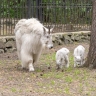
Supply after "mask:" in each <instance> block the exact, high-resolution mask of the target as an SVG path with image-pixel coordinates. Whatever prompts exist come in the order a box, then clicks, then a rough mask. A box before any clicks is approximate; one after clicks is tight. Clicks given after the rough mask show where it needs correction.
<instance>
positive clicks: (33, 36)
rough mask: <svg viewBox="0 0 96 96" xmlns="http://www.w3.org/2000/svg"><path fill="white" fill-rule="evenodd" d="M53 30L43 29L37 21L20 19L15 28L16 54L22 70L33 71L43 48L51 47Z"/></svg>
mask: <svg viewBox="0 0 96 96" xmlns="http://www.w3.org/2000/svg"><path fill="white" fill-rule="evenodd" d="M52 30H53V28H51V29H47V28H45V27H44V26H43V25H42V24H41V23H40V22H39V21H38V20H37V19H35V18H31V19H21V20H20V21H19V22H18V23H17V24H16V26H15V29H14V32H15V37H16V45H17V53H18V57H19V59H20V60H21V64H22V68H27V69H29V71H34V67H33V65H34V64H35V63H36V62H37V61H38V58H39V56H40V54H41V51H42V49H43V48H44V47H48V48H49V49H50V48H52V47H53V43H52V35H51V32H52Z"/></svg>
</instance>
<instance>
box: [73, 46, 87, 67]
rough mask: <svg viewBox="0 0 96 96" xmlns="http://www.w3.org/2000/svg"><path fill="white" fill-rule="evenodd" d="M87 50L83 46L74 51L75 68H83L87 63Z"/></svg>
mask: <svg viewBox="0 0 96 96" xmlns="http://www.w3.org/2000/svg"><path fill="white" fill-rule="evenodd" d="M84 55H85V48H84V47H83V46H82V45H79V46H77V47H76V48H75V49H74V67H76V66H78V67H80V66H82V65H83V64H84V63H85V56H84Z"/></svg>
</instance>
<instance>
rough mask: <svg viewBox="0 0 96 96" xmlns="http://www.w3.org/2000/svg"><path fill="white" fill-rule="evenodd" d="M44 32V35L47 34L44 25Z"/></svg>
mask: <svg viewBox="0 0 96 96" xmlns="http://www.w3.org/2000/svg"><path fill="white" fill-rule="evenodd" d="M43 32H44V35H45V34H46V29H45V28H44V27H43Z"/></svg>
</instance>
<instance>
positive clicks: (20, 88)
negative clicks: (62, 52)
mask: <svg viewBox="0 0 96 96" xmlns="http://www.w3.org/2000/svg"><path fill="white" fill-rule="evenodd" d="M79 44H82V45H83V46H84V47H85V48H86V55H87V53H88V48H89V43H75V44H67V45H61V46H57V47H54V48H53V49H52V50H45V51H43V53H42V55H41V57H40V59H39V61H38V64H37V65H34V67H35V72H28V70H23V69H21V65H20V61H19V60H18V57H17V53H16V52H14V53H5V54H0V96H96V70H95V69H93V70H90V69H88V68H73V55H72V54H73V50H74V48H75V47H76V46H78V45H79ZM62 47H67V48H68V49H69V50H70V55H69V56H70V57H69V58H70V67H69V68H68V69H67V68H63V69H61V70H56V63H55V52H56V51H57V50H58V49H60V48H62Z"/></svg>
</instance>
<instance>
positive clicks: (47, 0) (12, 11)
mask: <svg viewBox="0 0 96 96" xmlns="http://www.w3.org/2000/svg"><path fill="white" fill-rule="evenodd" d="M40 1H42V3H41V2H40ZM33 6H34V7H33ZM37 6H39V9H38V8H37ZM29 7H30V8H29ZM28 11H29V12H28ZM40 12H41V13H40ZM0 13H1V14H0V15H1V17H5V18H8V17H9V18H23V17H24V18H26V17H28V16H27V14H29V16H30V17H32V16H33V17H38V18H39V17H40V16H41V18H44V19H43V20H44V22H51V23H65V24H66V23H74V24H90V23H91V15H92V14H91V13H92V0H71V1H70V0H0ZM38 15H39V16H38Z"/></svg>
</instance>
